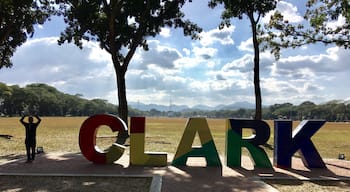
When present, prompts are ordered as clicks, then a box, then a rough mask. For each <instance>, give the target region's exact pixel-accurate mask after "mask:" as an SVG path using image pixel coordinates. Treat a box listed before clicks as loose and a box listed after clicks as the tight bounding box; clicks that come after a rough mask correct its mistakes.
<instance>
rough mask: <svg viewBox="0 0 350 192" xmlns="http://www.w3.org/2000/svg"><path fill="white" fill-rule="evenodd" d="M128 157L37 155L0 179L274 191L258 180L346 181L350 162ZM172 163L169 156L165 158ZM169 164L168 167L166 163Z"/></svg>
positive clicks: (6, 168)
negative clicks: (151, 162)
mask: <svg viewBox="0 0 350 192" xmlns="http://www.w3.org/2000/svg"><path fill="white" fill-rule="evenodd" d="M128 157H129V156H128V155H126V154H124V155H123V156H122V158H121V159H119V160H118V161H116V162H115V164H113V165H96V164H92V163H91V162H89V161H87V160H86V159H85V158H84V157H83V156H82V155H81V154H73V153H47V154H40V155H38V156H37V159H36V160H35V161H34V162H33V163H25V159H22V158H21V159H15V160H11V161H5V162H2V163H0V175H7V174H24V173H25V174H53V175H55V174H56V175H63V174H68V175H72V174H77V175H102V174H103V175H118V176H120V175H121V176H136V175H137V176H140V175H141V176H142V175H145V176H150V175H160V176H161V178H162V183H161V191H163V192H179V191H196V192H200V191H205V192H208V191H222V192H225V191H271V192H272V191H277V190H276V189H274V188H272V187H271V186H269V185H267V184H265V183H264V182H262V181H261V179H301V180H309V179H311V180H315V179H318V180H321V179H332V180H338V179H340V180H349V179H350V161H345V160H336V159H325V163H326V165H327V169H314V170H312V171H310V170H308V169H307V168H305V167H304V166H303V165H302V162H301V160H300V159H293V167H292V169H290V170H282V169H278V168H274V169H255V170H254V169H253V166H252V164H251V161H250V160H249V158H248V157H243V161H242V162H244V163H243V167H242V168H234V169H231V168H229V167H226V166H223V167H221V168H216V167H205V168H204V166H205V161H204V159H201V158H191V159H189V162H188V164H189V166H186V167H173V166H170V165H169V166H167V167H139V166H129V159H128ZM168 160H169V161H171V160H172V155H168ZM169 164H170V163H169Z"/></svg>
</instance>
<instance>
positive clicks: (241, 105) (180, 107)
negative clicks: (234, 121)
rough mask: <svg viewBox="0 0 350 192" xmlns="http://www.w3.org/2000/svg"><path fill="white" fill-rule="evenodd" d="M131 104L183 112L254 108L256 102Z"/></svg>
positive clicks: (142, 108)
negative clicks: (193, 104)
mask: <svg viewBox="0 0 350 192" xmlns="http://www.w3.org/2000/svg"><path fill="white" fill-rule="evenodd" d="M128 104H129V106H131V107H132V108H134V109H138V110H141V111H150V110H152V109H155V110H158V111H175V112H181V111H198V110H203V111H214V110H237V109H240V108H244V109H254V108H255V104H253V103H249V102H235V103H233V104H229V105H218V106H215V107H211V106H207V105H195V106H193V107H189V106H187V105H174V104H171V105H158V104H144V103H140V102H129V103H128Z"/></svg>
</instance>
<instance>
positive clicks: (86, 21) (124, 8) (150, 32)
mask: <svg viewBox="0 0 350 192" xmlns="http://www.w3.org/2000/svg"><path fill="white" fill-rule="evenodd" d="M58 2H60V3H61V6H60V7H61V11H62V14H63V15H64V19H65V22H66V23H67V24H68V26H67V28H66V29H65V31H64V32H63V33H62V34H61V38H60V40H59V44H62V43H64V42H65V41H67V42H72V41H73V42H74V43H75V44H76V45H77V46H79V47H80V48H82V47H83V44H82V40H88V41H89V40H93V41H98V42H99V43H100V46H101V48H102V49H105V50H106V51H107V52H108V53H110V55H111V58H112V62H113V66H114V69H115V75H116V79H117V88H118V103H119V105H118V115H119V117H120V118H121V119H122V120H123V121H124V122H125V123H127V122H128V104H127V99H126V98H127V97H126V86H125V74H126V71H127V69H128V66H129V64H130V61H131V59H132V57H133V56H134V54H135V51H136V49H137V48H138V47H142V48H143V49H144V50H148V45H147V38H149V37H155V36H156V35H157V34H159V33H160V31H161V28H162V27H175V28H178V27H180V28H183V31H184V34H185V35H189V36H191V37H192V38H198V36H197V32H199V31H201V29H200V28H199V27H198V26H197V25H196V24H194V23H192V22H190V21H189V20H185V19H184V13H183V12H182V11H181V8H182V6H183V5H184V4H185V2H186V1H185V0H162V1H160V0H110V1H107V0H90V1H88V0H78V1H77V0H58ZM127 136H128V133H127V132H125V133H119V135H118V140H119V141H118V140H117V143H120V144H123V143H124V142H125V139H124V138H125V137H127ZM122 137H124V138H122ZM120 138H121V139H120Z"/></svg>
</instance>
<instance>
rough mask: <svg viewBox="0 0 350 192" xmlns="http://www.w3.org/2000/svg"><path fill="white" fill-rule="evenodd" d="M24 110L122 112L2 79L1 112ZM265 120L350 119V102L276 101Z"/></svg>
mask: <svg viewBox="0 0 350 192" xmlns="http://www.w3.org/2000/svg"><path fill="white" fill-rule="evenodd" d="M129 111H130V113H129V115H130V116H157V117H160V116H170V117H212V118H253V117H254V114H255V109H243V108H241V109H237V110H227V109H225V110H212V111H205V110H192V111H181V112H174V111H159V110H156V109H151V110H150V111H140V110H137V109H133V108H131V107H129ZM22 113H28V114H39V115H41V116H91V115H94V114H101V113H109V114H115V115H118V110H117V106H116V105H114V104H111V103H109V102H107V101H106V100H103V99H92V100H88V99H85V98H82V95H80V94H76V95H70V94H66V93H63V92H60V91H58V90H57V89H56V88H54V87H52V86H49V85H46V84H38V83H36V84H29V85H27V86H25V87H23V88H21V87H20V86H18V85H11V86H8V85H6V84H5V83H1V82H0V114H1V115H3V116H19V115H21V114H22ZM262 117H263V119H292V120H303V119H325V120H327V121H349V119H350V103H346V102H342V101H336V100H334V101H329V102H326V103H322V104H318V105H317V104H315V103H313V102H310V101H305V102H303V103H301V104H299V105H294V104H291V103H283V104H274V105H271V106H268V107H264V108H263V110H262Z"/></svg>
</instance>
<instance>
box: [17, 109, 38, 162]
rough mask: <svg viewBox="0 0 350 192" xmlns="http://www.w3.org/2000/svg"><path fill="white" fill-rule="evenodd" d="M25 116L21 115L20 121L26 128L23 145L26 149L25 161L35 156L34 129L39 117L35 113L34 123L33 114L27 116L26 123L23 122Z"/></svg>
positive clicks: (29, 160) (30, 160)
mask: <svg viewBox="0 0 350 192" xmlns="http://www.w3.org/2000/svg"><path fill="white" fill-rule="evenodd" d="M24 118H25V116H22V118H21V120H20V122H21V123H22V124H23V126H24V127H25V129H26V138H25V145H26V151H27V162H28V163H29V162H32V161H33V160H34V158H35V147H36V129H37V127H38V126H39V124H40V122H41V119H40V117H39V116H38V115H35V118H36V119H37V122H36V123H34V119H33V116H29V117H28V123H26V122H24Z"/></svg>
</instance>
